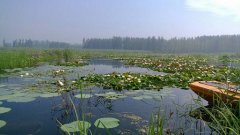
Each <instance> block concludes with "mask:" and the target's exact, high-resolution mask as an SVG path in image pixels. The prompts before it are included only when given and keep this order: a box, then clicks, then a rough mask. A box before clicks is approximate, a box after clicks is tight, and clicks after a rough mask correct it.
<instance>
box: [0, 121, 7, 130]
mask: <svg viewBox="0 0 240 135" xmlns="http://www.w3.org/2000/svg"><path fill="white" fill-rule="evenodd" d="M6 124H7V123H6V122H5V121H3V120H0V128H2V127H4V126H5V125H6Z"/></svg>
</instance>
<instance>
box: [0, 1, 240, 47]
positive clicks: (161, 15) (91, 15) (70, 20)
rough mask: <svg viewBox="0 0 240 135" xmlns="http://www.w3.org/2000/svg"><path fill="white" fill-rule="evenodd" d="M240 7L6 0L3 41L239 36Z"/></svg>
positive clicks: (1, 11) (1, 7) (1, 6)
mask: <svg viewBox="0 0 240 135" xmlns="http://www.w3.org/2000/svg"><path fill="white" fill-rule="evenodd" d="M238 7H240V1H238V0H232V1H227V0H201V1H198V0H183V1H178V0H169V1H164V0H149V1H144V0H130V1H127V2H126V1H111V0H104V1H101V0H100V1H99V0H98V1H97V0H89V1H83V0H79V1H77V0H69V1H64V0H51V1H47V0H41V1H31V0H21V1H18V0H11V1H9V0H1V1H0V40H1V41H2V40H3V39H6V41H12V40H14V39H21V38H24V39H28V38H31V39H34V40H51V41H63V42H69V43H80V42H81V41H82V39H83V38H111V37H113V36H120V37H127V36H129V37H148V36H156V37H158V36H160V37H164V38H166V39H169V38H173V37H196V36H203V35H207V36H208V35H233V34H239V33H240V32H239V31H240V9H239V8H238Z"/></svg>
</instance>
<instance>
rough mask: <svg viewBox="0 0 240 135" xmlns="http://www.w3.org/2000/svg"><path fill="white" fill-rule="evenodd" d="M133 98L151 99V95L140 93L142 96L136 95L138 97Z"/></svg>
mask: <svg viewBox="0 0 240 135" xmlns="http://www.w3.org/2000/svg"><path fill="white" fill-rule="evenodd" d="M133 99H135V100H143V99H152V97H151V96H148V95H142V96H138V97H133Z"/></svg>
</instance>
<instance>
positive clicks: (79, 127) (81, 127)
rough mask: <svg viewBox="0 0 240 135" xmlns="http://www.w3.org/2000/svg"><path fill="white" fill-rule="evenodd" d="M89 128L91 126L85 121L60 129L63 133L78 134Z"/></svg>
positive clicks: (69, 124) (63, 126) (75, 122)
mask: <svg viewBox="0 0 240 135" xmlns="http://www.w3.org/2000/svg"><path fill="white" fill-rule="evenodd" d="M90 127H91V124H90V123H89V122H87V121H74V122H71V123H68V124H64V125H62V126H61V127H60V128H61V130H63V131H64V132H79V131H82V132H83V131H84V130H86V129H88V128H90Z"/></svg>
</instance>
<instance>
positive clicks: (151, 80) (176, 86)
mask: <svg viewBox="0 0 240 135" xmlns="http://www.w3.org/2000/svg"><path fill="white" fill-rule="evenodd" d="M239 60H240V57H239V56H238V55H237V54H224V55H221V54H218V55H216V54H215V55H206V54H191V55H190V54H181V55H169V54H159V53H153V52H137V51H134V52H131V51H127V52H123V51H105V50H101V51H99V50H98V51H96V50H71V49H48V50H45V49H39V50H37V49H3V50H1V51H0V62H1V63H0V71H1V74H0V132H1V133H4V134H16V133H22V134H124V135H125V134H149V135H154V134H158V135H161V134H189V135H190V134H236V135H237V134H239V133H240V131H239V129H240V128H239V123H240V121H239V112H240V110H239V107H235V108H231V106H229V105H228V103H222V104H221V105H219V104H217V103H216V104H215V105H213V106H212V105H211V106H209V105H208V103H207V101H205V100H204V99H202V98H200V97H199V96H198V95H196V94H195V93H194V92H192V91H191V89H189V86H188V85H189V83H191V82H194V81H207V80H216V81H221V82H227V83H229V84H235V85H239V84H240V69H239V68H238V65H239ZM230 65H231V66H230ZM218 100H219V102H221V99H218ZM206 118H207V119H206ZM16 124H17V125H19V126H15V125H16Z"/></svg>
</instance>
